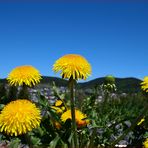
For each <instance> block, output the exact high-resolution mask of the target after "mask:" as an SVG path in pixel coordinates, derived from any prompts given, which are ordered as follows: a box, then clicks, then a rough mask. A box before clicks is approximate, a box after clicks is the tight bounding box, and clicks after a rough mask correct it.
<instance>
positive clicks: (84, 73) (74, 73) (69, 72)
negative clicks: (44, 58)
mask: <svg viewBox="0 0 148 148" xmlns="http://www.w3.org/2000/svg"><path fill="white" fill-rule="evenodd" d="M53 71H55V72H56V73H57V72H59V71H60V72H61V76H62V77H63V78H65V79H70V78H71V77H72V78H73V79H76V80H78V79H86V78H87V77H88V76H89V75H90V74H91V66H90V64H89V63H88V61H87V60H86V59H85V58H84V57H82V56H80V55H77V54H68V55H65V56H63V57H61V58H59V59H58V60H57V61H56V62H55V64H54V65H53Z"/></svg>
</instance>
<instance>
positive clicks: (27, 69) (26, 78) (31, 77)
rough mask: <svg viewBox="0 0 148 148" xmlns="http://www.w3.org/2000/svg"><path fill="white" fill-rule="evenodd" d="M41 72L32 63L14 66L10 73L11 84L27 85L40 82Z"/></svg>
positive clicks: (9, 80)
mask: <svg viewBox="0 0 148 148" xmlns="http://www.w3.org/2000/svg"><path fill="white" fill-rule="evenodd" d="M40 79H41V74H40V73H39V71H38V70H37V69H36V68H34V67H33V66H30V65H25V66H19V67H16V68H14V69H13V70H12V71H11V72H10V73H9V75H8V78H7V80H8V82H9V84H10V85H15V86H16V85H19V86H21V85H23V83H24V84H25V85H28V86H30V87H31V86H32V85H36V84H38V83H39V82H40Z"/></svg>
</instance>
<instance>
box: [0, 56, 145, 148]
mask: <svg viewBox="0 0 148 148" xmlns="http://www.w3.org/2000/svg"><path fill="white" fill-rule="evenodd" d="M53 70H54V71H55V72H59V71H60V72H61V76H62V78H63V79H68V86H67V91H65V92H63V91H60V89H59V87H57V86H56V85H55V83H54V82H53V84H51V86H52V87H51V89H52V92H53V96H54V101H53V102H51V100H50V98H49V99H47V98H46V97H45V96H44V95H43V94H41V93H40V92H36V95H37V98H38V99H37V100H31V96H30V94H29V91H28V90H29V88H32V87H34V86H35V85H38V84H39V83H40V80H41V75H40V73H39V71H38V70H37V69H35V68H34V67H32V66H20V67H16V68H15V69H13V70H12V71H11V72H10V74H9V76H8V78H7V81H8V86H7V91H6V92H5V91H1V92H3V93H1V95H0V96H1V102H0V110H1V113H0V147H1V148H4V147H9V148H39V147H41V148H59V147H61V148H93V147H97V148H99V147H145V148H147V147H148V101H147V98H148V95H147V89H148V81H147V77H146V78H145V79H144V81H143V82H142V83H141V91H140V92H138V93H132V94H126V95H122V94H119V93H116V91H117V89H118V88H117V87H116V80H115V78H114V77H113V76H111V75H109V76H106V77H105V78H104V81H103V83H102V84H101V85H100V84H98V85H97V86H96V87H94V88H93V89H92V93H91V94H89V95H88V94H87V95H86V94H84V93H83V92H82V93H81V92H80V91H79V89H77V81H78V80H79V79H84V80H85V79H86V78H87V77H88V76H89V75H90V74H91V66H90V64H89V63H88V62H87V60H86V59H85V58H83V57H81V56H80V55H66V56H63V57H62V58H60V59H58V60H57V61H56V62H55V64H54V65H53ZM3 89H5V88H4V87H3ZM114 94H116V96H115V95H114ZM100 96H101V97H100Z"/></svg>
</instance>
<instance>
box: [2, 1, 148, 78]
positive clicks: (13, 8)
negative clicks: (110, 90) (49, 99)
mask: <svg viewBox="0 0 148 148" xmlns="http://www.w3.org/2000/svg"><path fill="white" fill-rule="evenodd" d="M69 53H76V54H81V55H82V56H84V57H85V58H86V59H87V60H88V61H89V62H90V64H91V65H92V76H91V77H90V78H89V79H88V80H91V79H94V78H98V77H103V76H106V75H108V74H112V75H114V76H115V77H121V78H124V77H136V78H140V79H143V77H144V76H146V75H148V3H147V2H144V1H136V2H132V1H131V2H121V1H120V2H118V1H111V2H107V1H106V2H89V1H87V2H85V3H84V2H66V1H65V2H61V3H60V2H56V3H53V2H45V1H44V2H43V1H42V2H39V1H38V2H36V3H35V2H11V3H10V2H7V3H5V2H0V55H1V56H0V78H5V77H7V75H8V73H9V72H10V71H11V70H12V69H13V68H15V67H16V66H21V65H32V66H34V67H36V68H37V69H38V70H39V71H40V72H41V74H42V75H46V76H56V77H59V75H58V74H54V72H53V71H52V65H53V64H54V62H55V61H56V60H57V59H58V58H60V57H61V56H63V55H65V54H69Z"/></svg>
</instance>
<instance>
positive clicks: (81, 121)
mask: <svg viewBox="0 0 148 148" xmlns="http://www.w3.org/2000/svg"><path fill="white" fill-rule="evenodd" d="M75 118H76V123H77V126H78V127H82V126H85V125H87V124H88V123H89V122H88V121H89V120H88V119H87V120H86V118H87V116H86V115H85V114H83V113H82V112H81V111H80V110H78V109H76V110H75ZM67 119H72V117H71V110H67V111H66V112H64V113H63V114H62V115H61V120H62V121H63V122H65V121H66V120H67Z"/></svg>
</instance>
